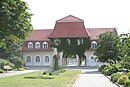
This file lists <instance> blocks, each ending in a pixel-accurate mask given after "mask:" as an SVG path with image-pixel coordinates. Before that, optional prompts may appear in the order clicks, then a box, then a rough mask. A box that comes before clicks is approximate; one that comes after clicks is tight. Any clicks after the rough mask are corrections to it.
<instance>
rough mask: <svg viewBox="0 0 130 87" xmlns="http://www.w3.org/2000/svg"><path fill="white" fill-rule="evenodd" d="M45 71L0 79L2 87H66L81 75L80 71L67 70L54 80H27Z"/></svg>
mask: <svg viewBox="0 0 130 87" xmlns="http://www.w3.org/2000/svg"><path fill="white" fill-rule="evenodd" d="M42 73H43V71H36V72H32V73H27V74H23V75H18V76H11V77H6V78H0V87H66V86H67V85H68V84H70V81H72V80H73V78H74V77H75V76H76V75H77V74H78V73H80V71H79V70H66V72H64V73H61V74H59V75H54V79H25V78H24V77H26V76H38V75H39V74H42Z"/></svg>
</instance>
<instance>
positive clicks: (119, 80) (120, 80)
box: [117, 75, 128, 85]
mask: <svg viewBox="0 0 130 87" xmlns="http://www.w3.org/2000/svg"><path fill="white" fill-rule="evenodd" d="M126 80H128V77H127V75H122V76H121V77H120V78H119V79H118V81H117V83H118V84H120V85H124V83H125V81H126Z"/></svg>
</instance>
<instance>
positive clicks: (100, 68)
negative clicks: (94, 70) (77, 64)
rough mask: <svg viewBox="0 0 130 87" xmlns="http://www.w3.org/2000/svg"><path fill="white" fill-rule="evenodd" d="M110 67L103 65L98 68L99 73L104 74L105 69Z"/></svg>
mask: <svg viewBox="0 0 130 87" xmlns="http://www.w3.org/2000/svg"><path fill="white" fill-rule="evenodd" d="M106 67H108V65H107V64H103V65H101V66H100V67H99V68H98V71H100V72H102V71H103V70H104V68H106Z"/></svg>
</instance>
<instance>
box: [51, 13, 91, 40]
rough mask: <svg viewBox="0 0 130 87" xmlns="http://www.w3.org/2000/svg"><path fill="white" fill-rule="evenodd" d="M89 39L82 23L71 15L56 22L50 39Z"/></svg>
mask: <svg viewBox="0 0 130 87" xmlns="http://www.w3.org/2000/svg"><path fill="white" fill-rule="evenodd" d="M75 37H89V34H88V32H87V31H86V29H85V26H84V21H83V20H82V19H79V18H77V17H74V16H72V15H69V16H66V17H64V18H62V19H60V20H58V21H56V24H55V27H54V30H53V32H52V33H51V35H50V38H75Z"/></svg>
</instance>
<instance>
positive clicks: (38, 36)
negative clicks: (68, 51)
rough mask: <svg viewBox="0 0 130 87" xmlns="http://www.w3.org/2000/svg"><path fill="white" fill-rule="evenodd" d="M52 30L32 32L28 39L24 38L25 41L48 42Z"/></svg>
mask: <svg viewBox="0 0 130 87" xmlns="http://www.w3.org/2000/svg"><path fill="white" fill-rule="evenodd" d="M52 31H53V29H40V30H33V31H32V32H31V33H30V34H29V37H27V38H26V40H25V41H36V40H37V41H41V40H49V39H48V36H49V35H50V34H51V33H52Z"/></svg>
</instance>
